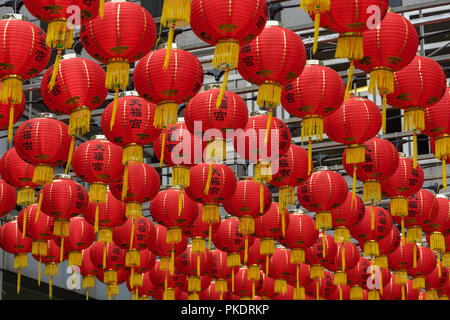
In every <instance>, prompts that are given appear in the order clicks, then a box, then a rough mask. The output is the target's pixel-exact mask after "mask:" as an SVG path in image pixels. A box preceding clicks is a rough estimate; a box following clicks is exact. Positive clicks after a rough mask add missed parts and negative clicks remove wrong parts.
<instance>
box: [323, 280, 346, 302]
mask: <svg viewBox="0 0 450 320" xmlns="http://www.w3.org/2000/svg"><path fill="white" fill-rule="evenodd" d="M350 290H351V288H350V286H349V285H346V284H344V285H341V286H339V288H336V290H334V291H333V293H331V294H330V295H329V296H328V297H327V300H350Z"/></svg>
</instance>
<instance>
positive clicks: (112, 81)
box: [105, 60, 130, 91]
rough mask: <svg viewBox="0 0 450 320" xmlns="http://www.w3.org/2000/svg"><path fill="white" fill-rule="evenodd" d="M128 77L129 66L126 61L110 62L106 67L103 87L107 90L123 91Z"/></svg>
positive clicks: (126, 85)
mask: <svg viewBox="0 0 450 320" xmlns="http://www.w3.org/2000/svg"><path fill="white" fill-rule="evenodd" d="M129 77H130V64H129V63H128V62H126V61H120V60H119V61H111V62H109V63H108V64H107V66H106V82H105V87H106V88H108V89H109V90H114V91H117V89H120V90H125V89H126V88H127V87H128V82H129Z"/></svg>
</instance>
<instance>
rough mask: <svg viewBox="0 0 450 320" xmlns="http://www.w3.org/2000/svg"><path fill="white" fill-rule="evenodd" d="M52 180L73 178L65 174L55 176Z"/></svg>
mask: <svg viewBox="0 0 450 320" xmlns="http://www.w3.org/2000/svg"><path fill="white" fill-rule="evenodd" d="M54 179H62V180H73V178H72V176H71V175H70V174H65V173H58V174H55V177H54Z"/></svg>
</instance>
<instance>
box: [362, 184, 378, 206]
mask: <svg viewBox="0 0 450 320" xmlns="http://www.w3.org/2000/svg"><path fill="white" fill-rule="evenodd" d="M372 200H373V201H376V202H380V201H381V185H380V182H379V181H373V180H368V181H365V182H364V184H363V201H364V202H370V201H372Z"/></svg>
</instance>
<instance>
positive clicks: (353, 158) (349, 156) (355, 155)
mask: <svg viewBox="0 0 450 320" xmlns="http://www.w3.org/2000/svg"><path fill="white" fill-rule="evenodd" d="M345 155H346V157H345V163H349V164H355V163H363V162H365V161H366V149H365V148H364V145H362V144H356V145H350V146H349V147H348V148H347V152H346V153H345Z"/></svg>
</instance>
